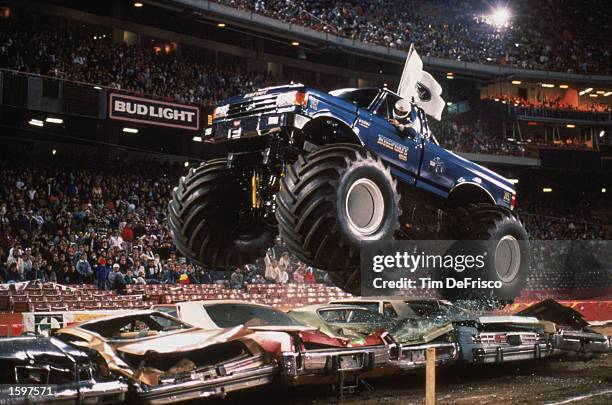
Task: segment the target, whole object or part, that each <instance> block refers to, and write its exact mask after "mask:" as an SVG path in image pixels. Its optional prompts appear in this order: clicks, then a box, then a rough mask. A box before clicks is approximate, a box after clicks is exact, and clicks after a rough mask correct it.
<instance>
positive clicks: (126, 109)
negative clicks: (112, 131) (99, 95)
mask: <svg viewBox="0 0 612 405" xmlns="http://www.w3.org/2000/svg"><path fill="white" fill-rule="evenodd" d="M109 117H110V119H113V120H120V121H130V122H140V123H143V124H149V125H158V126H163V127H172V128H179V129H189V130H193V131H197V130H199V129H200V109H199V108H198V107H195V106H190V105H186V104H175V103H167V102H164V101H157V100H150V99H146V98H141V97H134V96H126V95H123V94H116V93H111V94H110V105H109Z"/></svg>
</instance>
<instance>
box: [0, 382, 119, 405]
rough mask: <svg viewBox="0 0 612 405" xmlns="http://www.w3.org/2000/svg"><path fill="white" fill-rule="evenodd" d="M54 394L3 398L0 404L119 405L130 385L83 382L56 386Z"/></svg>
mask: <svg viewBox="0 0 612 405" xmlns="http://www.w3.org/2000/svg"><path fill="white" fill-rule="evenodd" d="M55 387H56V388H55V390H54V392H53V394H49V395H42V396H38V397H26V396H21V397H12V398H11V397H9V398H1V399H0V403H2V404H7V405H9V404H10V405H21V404H43V403H44V404H92V405H94V404H100V405H102V404H118V403H122V402H123V401H125V399H126V396H127V392H128V385H127V384H126V383H124V382H122V381H109V382H96V381H93V380H89V381H82V382H80V383H78V384H77V383H75V384H60V385H57V386H55Z"/></svg>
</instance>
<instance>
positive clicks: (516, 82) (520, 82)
mask: <svg viewBox="0 0 612 405" xmlns="http://www.w3.org/2000/svg"><path fill="white" fill-rule="evenodd" d="M512 84H516V85H519V84H523V82H522V81H520V80H512Z"/></svg>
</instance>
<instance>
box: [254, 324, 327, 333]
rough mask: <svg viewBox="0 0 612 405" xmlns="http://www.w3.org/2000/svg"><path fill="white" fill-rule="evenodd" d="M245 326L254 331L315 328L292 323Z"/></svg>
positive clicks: (290, 330) (289, 330)
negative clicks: (289, 324) (288, 324)
mask: <svg viewBox="0 0 612 405" xmlns="http://www.w3.org/2000/svg"><path fill="white" fill-rule="evenodd" d="M245 327H246V328H248V329H250V330H254V331H265V332H305V331H312V330H316V329H317V328H313V327H312V326H307V325H292V326H274V325H262V326H245Z"/></svg>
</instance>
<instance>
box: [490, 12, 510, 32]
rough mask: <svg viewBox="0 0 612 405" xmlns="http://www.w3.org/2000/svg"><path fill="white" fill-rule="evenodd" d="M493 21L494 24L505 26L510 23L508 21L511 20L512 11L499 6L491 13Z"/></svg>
mask: <svg viewBox="0 0 612 405" xmlns="http://www.w3.org/2000/svg"><path fill="white" fill-rule="evenodd" d="M491 21H492V22H493V25H496V26H498V27H504V26H505V25H507V24H508V21H510V12H509V11H508V9H507V8H505V7H499V8H497V9H495V10H494V11H493V14H491Z"/></svg>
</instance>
